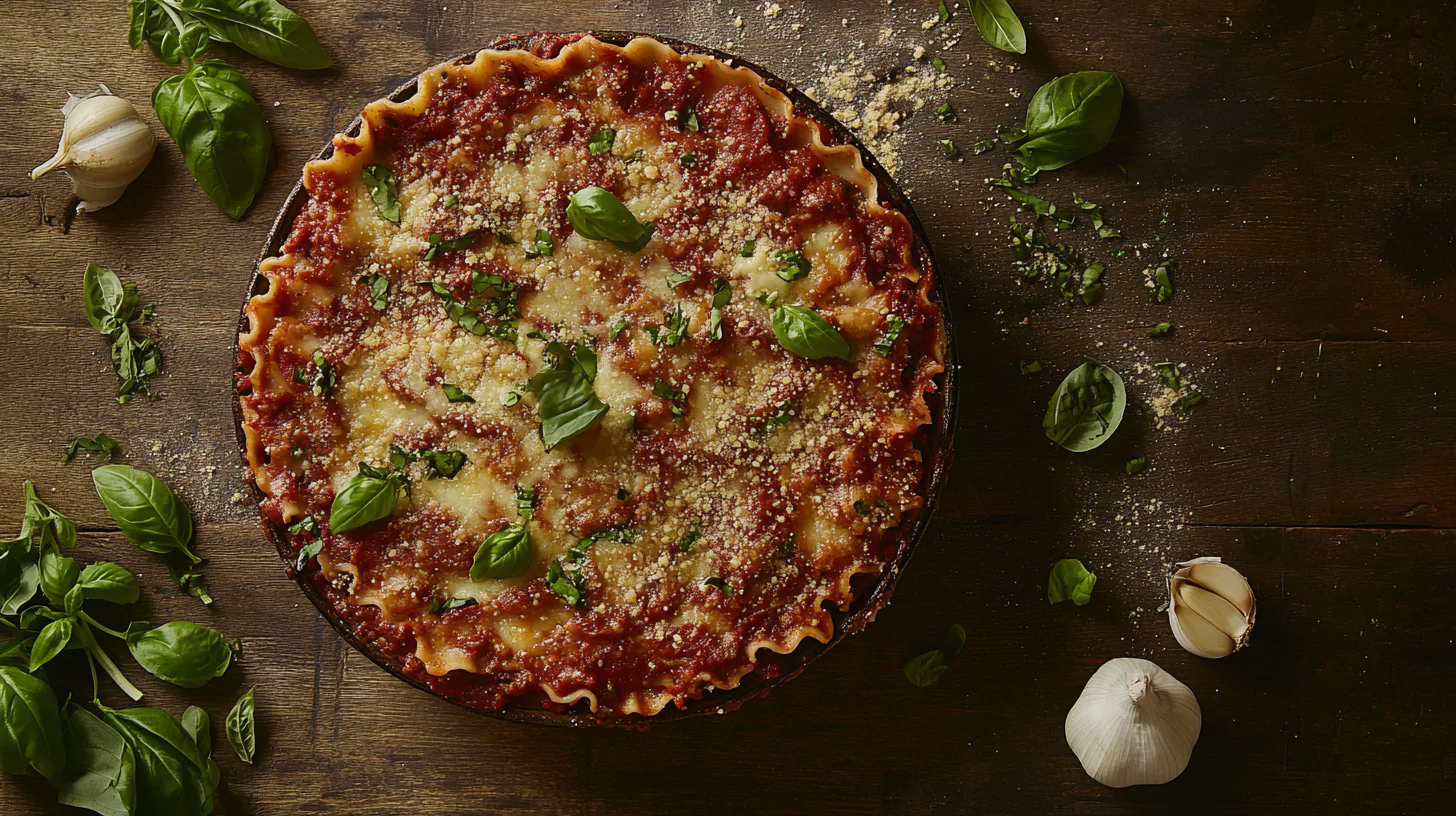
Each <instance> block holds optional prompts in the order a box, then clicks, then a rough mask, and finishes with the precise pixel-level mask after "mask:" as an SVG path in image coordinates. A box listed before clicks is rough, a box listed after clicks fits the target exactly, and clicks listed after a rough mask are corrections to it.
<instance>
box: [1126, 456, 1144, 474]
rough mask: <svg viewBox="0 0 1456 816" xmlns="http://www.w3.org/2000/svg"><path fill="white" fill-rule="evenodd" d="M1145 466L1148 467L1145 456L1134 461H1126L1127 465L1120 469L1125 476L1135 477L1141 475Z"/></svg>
mask: <svg viewBox="0 0 1456 816" xmlns="http://www.w3.org/2000/svg"><path fill="white" fill-rule="evenodd" d="M1147 466H1148V459H1147V457H1146V456H1139V457H1137V458H1136V459H1129V460H1127V464H1126V465H1123V466H1122V469H1123V470H1124V471H1126V472H1127V475H1129V476H1136V475H1137V474H1139V473H1142V472H1143V470H1145V469H1146V468H1147Z"/></svg>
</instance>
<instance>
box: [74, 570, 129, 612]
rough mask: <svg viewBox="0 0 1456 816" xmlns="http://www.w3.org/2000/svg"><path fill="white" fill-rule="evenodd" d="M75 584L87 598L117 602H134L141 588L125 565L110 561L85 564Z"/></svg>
mask: <svg viewBox="0 0 1456 816" xmlns="http://www.w3.org/2000/svg"><path fill="white" fill-rule="evenodd" d="M76 586H79V587H80V588H81V595H82V596H83V597H85V598H86V599H87V600H96V601H111V602H112V603H117V604H129V603H135V602H136V600H137V598H139V597H141V588H140V587H138V586H137V580H136V577H135V576H133V575H132V574H131V573H130V572H128V571H127V569H126V567H123V566H121V565H119V564H113V563H111V562H110V561H97V562H95V563H94V564H87V565H86V568H85V569H83V570H81V577H80V578H79V579H78V580H77V583H76Z"/></svg>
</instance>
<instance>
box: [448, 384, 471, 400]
mask: <svg viewBox="0 0 1456 816" xmlns="http://www.w3.org/2000/svg"><path fill="white" fill-rule="evenodd" d="M440 388H441V389H442V390H443V391H444V392H445V399H447V400H449V401H450V402H475V397H472V396H470V394H469V393H467V392H466V391H465V390H464V389H462V388H461V387H460V386H458V385H451V384H450V383H444V384H443V385H441V386H440Z"/></svg>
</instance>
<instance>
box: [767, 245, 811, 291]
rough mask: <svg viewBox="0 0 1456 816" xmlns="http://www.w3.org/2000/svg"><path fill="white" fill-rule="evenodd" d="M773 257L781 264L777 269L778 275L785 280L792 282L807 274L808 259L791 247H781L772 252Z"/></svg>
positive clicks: (808, 267)
mask: <svg viewBox="0 0 1456 816" xmlns="http://www.w3.org/2000/svg"><path fill="white" fill-rule="evenodd" d="M773 259H774V260H775V261H778V262H779V263H781V264H783V266H781V267H779V269H778V276H779V277H780V278H782V279H784V280H786V281H789V282H791V283H792V282H793V281H796V280H799V279H800V278H804V277H807V276H808V274H809V269H810V266H809V259H808V258H805V257H804V256H803V255H801V254H799V253H798V252H796V251H795V250H792V249H781V250H779V251H778V252H775V253H774V254H773Z"/></svg>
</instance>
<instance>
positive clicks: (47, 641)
mask: <svg viewBox="0 0 1456 816" xmlns="http://www.w3.org/2000/svg"><path fill="white" fill-rule="evenodd" d="M73 625H74V624H72V623H71V619H70V618H61V619H60V620H53V621H51V622H50V623H48V624H46V627H45V628H44V629H42V630H40V634H39V635H36V637H35V645H34V646H31V647H30V671H31V673H34V672H35V670H36V669H38V668H40V667H41V666H44V665H45V664H47V663H49V662H50V661H51V658H53V657H55V656H56V655H58V654H60V653H61V650H62V649H64V648H66V644H67V643H70V642H71V631H72V627H73Z"/></svg>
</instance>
